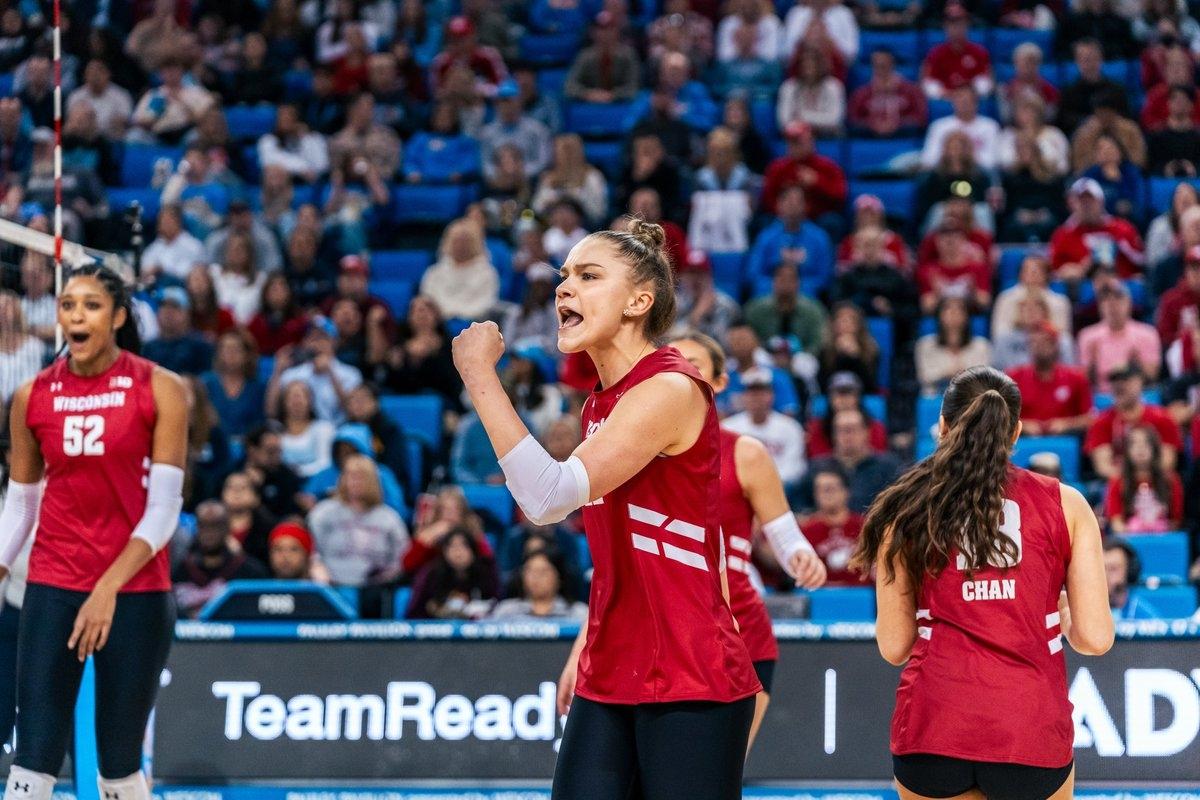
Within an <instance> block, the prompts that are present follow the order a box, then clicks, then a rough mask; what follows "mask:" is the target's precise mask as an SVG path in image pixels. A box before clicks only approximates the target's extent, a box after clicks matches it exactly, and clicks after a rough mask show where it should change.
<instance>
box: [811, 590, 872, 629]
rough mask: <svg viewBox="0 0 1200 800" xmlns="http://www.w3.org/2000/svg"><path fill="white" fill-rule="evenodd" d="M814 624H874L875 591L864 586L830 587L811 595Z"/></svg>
mask: <svg viewBox="0 0 1200 800" xmlns="http://www.w3.org/2000/svg"><path fill="white" fill-rule="evenodd" d="M809 603H810V605H809V613H808V618H809V619H810V620H812V621H813V622H873V621H874V620H875V590H874V589H872V588H871V587H867V586H863V587H859V586H830V587H827V588H824V589H817V590H816V591H814V592H811V593H810V594H809Z"/></svg>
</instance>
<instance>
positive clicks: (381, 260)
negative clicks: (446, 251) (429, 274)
mask: <svg viewBox="0 0 1200 800" xmlns="http://www.w3.org/2000/svg"><path fill="white" fill-rule="evenodd" d="M434 260H435V258H434V255H433V254H432V253H430V252H429V251H427V250H375V251H374V252H372V253H371V276H372V277H374V278H379V279H381V280H382V279H387V280H403V281H409V282H411V283H416V282H418V281H420V280H421V276H422V275H424V274H425V270H426V268H428V267H429V265H430V264H432V263H433V262H434Z"/></svg>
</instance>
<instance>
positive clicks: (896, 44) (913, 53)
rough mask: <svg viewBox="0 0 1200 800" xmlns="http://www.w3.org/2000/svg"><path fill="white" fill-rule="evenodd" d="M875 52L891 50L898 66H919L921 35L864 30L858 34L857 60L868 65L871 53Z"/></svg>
mask: <svg viewBox="0 0 1200 800" xmlns="http://www.w3.org/2000/svg"><path fill="white" fill-rule="evenodd" d="M876 50H891V51H892V53H893V54H895V56H896V61H897V63H900V64H919V63H920V62H921V57H922V51H921V35H920V34H919V33H917V31H910V30H904V31H872V30H864V31H862V32H861V33H859V37H858V60H859V61H861V62H863V63H869V62H870V60H871V53H873V52H875V51H876Z"/></svg>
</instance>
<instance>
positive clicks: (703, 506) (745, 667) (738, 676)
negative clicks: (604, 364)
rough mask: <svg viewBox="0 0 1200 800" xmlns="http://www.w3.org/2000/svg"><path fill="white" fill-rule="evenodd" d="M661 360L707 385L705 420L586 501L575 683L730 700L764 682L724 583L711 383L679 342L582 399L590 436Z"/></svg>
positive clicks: (618, 698)
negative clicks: (586, 581) (587, 557)
mask: <svg viewBox="0 0 1200 800" xmlns="http://www.w3.org/2000/svg"><path fill="white" fill-rule="evenodd" d="M661 372H681V373H683V374H684V375H687V376H688V377H689V378H691V379H692V380H694V381H696V383H697V384H699V385H700V386H701V387H702V388H703V389H704V393H705V395H706V398H707V403H708V416H707V420H706V421H705V424H704V430H703V431H702V432H701V434H700V437H699V438H698V439H697V440H696V443H695V444H694V445H693V446H692V447H691V448H690V449H689V450H687V451H686V452H683V453H680V454H678V455H674V456H660V457H658V458H655V459H654V460H652V461H651V462H650V463H649V464H647V465H646V466H645V467H643V468H642V471H641V472H639V473H638V474H637V475H634V476H633V477H632V478H630V479H629V480H628V481H626V482H625V483H624V484H622V485H621V486H619V487H617V488H616V489H614V490H613V491H611V492H609V493H608V494H607V495H605V496H604V497H601V498H597V499H596V500H594V501H592V502H591V503H589V504H588V505H587V506H585V507H584V509H583V524H584V529H585V531H586V533H587V538H588V546H589V547H590V548H591V553H592V563H593V566H594V572H593V574H592V592H591V598H590V603H589V608H588V635H587V642H586V643H585V644H584V648H583V652H582V653H581V654H580V656H579V674H578V680H577V682H576V687H575V691H576V694H578V695H579V696H580V697H585V698H587V699H588V700H594V701H596V702H602V703H623V704H633V703H659V702H669V701H677V700H712V701H718V702H732V701H734V700H740V699H741V698H744V697H749V696H750V695H753V694H755V693H757V692H758V691H759V690H760V689H761V688H762V687H761V686H760V684H759V682H758V678H757V676H756V675H755V674H754V668H753V666H752V665H751V663H750V655H749V653H748V652H747V650H746V645H745V644H743V643H742V640H741V638H740V637H739V636H738V634H737V630H736V629H735V627H734V623H733V614H732V613H731V612H730V609H729V606H728V605H726V603H725V598H724V596H723V595H722V594H721V579H720V572H719V570H720V558H721V539H720V536H721V531H720V519H719V515H718V505H717V503H718V488H719V486H718V484H719V477H720V433H719V431H720V429H719V428H718V426H717V414H716V410H715V408H714V406H713V396H712V390H711V388H709V386H708V384H707V383H705V382H704V380H703V379H702V378H701V377H700V373H698V372H696V369H695V367H693V366H692V365H691V364H689V363H688V362H687V361H685V360H684V358H683V356H681V355H680V354H679V351H678V350H676V349H675V348H673V347H664V348H660V349H658V350H656V351H654V352H653V353H651V354H650V355H648V356H646V357H645V358H643V359H642V360H641V361H639V362H638V363H637V364H635V365H634V367H633V369H632V370H630V371H629V374H627V375H626V376H625V377H624V378H622V379H621V380H619V381H617V382H616V383H614V384H613V385H612V386H610V387H608V388H607V389H601V390H597V391H595V392H593V393H592V395H591V397H589V398H588V400H587V402H586V403H585V404H584V406H583V419H582V425H583V434H584V438H587V437H588V436H590V435H592V434H593V433H595V432H596V431H597V430H598V429H599V428H600V427H601V426H602V425H603V424H604V421H605V420H606V419H607V418H608V415H609V414H610V413H612V410H613V408H614V407H615V406H616V405H617V403H618V402H619V401H620V399H621V397H622V396H623V395H624V394H625V392H627V391H629V389H631V388H632V387H634V386H636V385H637V384H639V383H641V382H642V381H644V380H647V379H648V378H652V377H653V376H655V375H657V374H659V373H661Z"/></svg>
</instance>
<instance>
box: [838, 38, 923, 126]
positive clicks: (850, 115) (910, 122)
mask: <svg viewBox="0 0 1200 800" xmlns="http://www.w3.org/2000/svg"><path fill="white" fill-rule="evenodd" d="M846 118H847V120H849V122H850V125H851V126H852V127H858V128H866V129H867V130H869V131H870V132H871V133H873V134H875V135H876V136H892V135H893V134H895V133H896V132H897V131H900V130H902V129H905V128H913V129H916V128H923V127H925V123H927V122H928V121H929V108H928V107H927V105H926V103H925V95H924V94H923V93H922V92H921V89H920V87H918V86H917V85H916V84H915V83H913V82H912V81H910V80H908V79H907V78H905V77H904V76H903V75H901V74H900V73H898V72H896V59H895V57H894V56H893V55H892V54H891V53H889V52H888V51H886V50H876V51H875V52H874V53H871V80H870V81H869V82H868V83H867V84H866V85H865V86H860V87H858V88H857V89H855V90H854V93H853V94H851V95H850V104H849V107H848V109H847V115H846Z"/></svg>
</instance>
